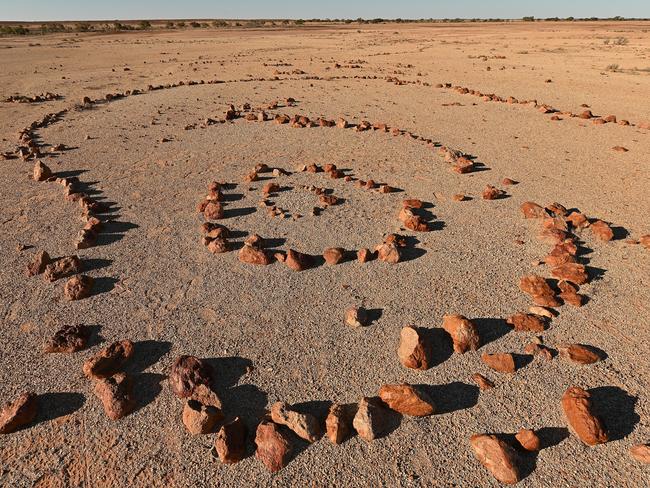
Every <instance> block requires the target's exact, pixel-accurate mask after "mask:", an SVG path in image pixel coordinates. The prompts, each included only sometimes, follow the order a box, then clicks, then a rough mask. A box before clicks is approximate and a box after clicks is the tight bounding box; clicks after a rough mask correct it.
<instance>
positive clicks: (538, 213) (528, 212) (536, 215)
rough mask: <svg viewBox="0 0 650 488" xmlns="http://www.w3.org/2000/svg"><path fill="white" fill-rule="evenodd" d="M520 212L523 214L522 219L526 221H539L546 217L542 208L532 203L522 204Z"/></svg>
mask: <svg viewBox="0 0 650 488" xmlns="http://www.w3.org/2000/svg"><path fill="white" fill-rule="evenodd" d="M521 211H522V212H523V213H524V217H525V218H527V219H540V218H543V217H546V216H547V215H548V214H547V213H546V210H545V209H544V207H542V206H541V205H538V204H536V203H534V202H524V203H522V204H521Z"/></svg>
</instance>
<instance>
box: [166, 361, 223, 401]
mask: <svg viewBox="0 0 650 488" xmlns="http://www.w3.org/2000/svg"><path fill="white" fill-rule="evenodd" d="M212 377H213V371H212V367H211V366H210V365H209V364H208V363H205V362H203V361H201V360H200V359H199V358H197V357H196V356H178V357H177V358H176V359H175V360H174V363H173V364H172V369H171V372H170V373H169V386H170V387H171V389H172V392H174V395H176V396H177V397H178V398H190V397H192V395H194V394H195V392H196V391H197V389H198V387H199V386H200V385H204V386H206V387H207V388H208V389H210V387H211V383H212Z"/></svg>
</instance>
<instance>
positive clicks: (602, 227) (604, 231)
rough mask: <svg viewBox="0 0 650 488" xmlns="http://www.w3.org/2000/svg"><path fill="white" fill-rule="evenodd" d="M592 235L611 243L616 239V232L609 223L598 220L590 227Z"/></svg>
mask: <svg viewBox="0 0 650 488" xmlns="http://www.w3.org/2000/svg"><path fill="white" fill-rule="evenodd" d="M589 229H591V233H592V234H593V235H594V236H595V237H596V238H598V239H600V240H601V241H611V240H612V239H613V238H614V231H613V230H612V228H611V227H610V226H609V224H608V223H607V222H603V221H602V220H596V221H595V222H592V223H591V225H590V226H589Z"/></svg>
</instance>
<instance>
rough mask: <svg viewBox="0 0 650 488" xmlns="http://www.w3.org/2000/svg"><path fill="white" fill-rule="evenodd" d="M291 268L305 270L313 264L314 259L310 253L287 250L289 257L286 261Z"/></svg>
mask: <svg viewBox="0 0 650 488" xmlns="http://www.w3.org/2000/svg"><path fill="white" fill-rule="evenodd" d="M284 264H286V265H287V266H288V267H289V268H291V269H292V270H294V271H303V270H305V269H308V268H310V267H311V266H312V264H313V261H312V258H311V256H309V255H308V254H303V253H301V252H298V251H295V250H293V249H289V250H288V251H287V258H286V259H285V261H284Z"/></svg>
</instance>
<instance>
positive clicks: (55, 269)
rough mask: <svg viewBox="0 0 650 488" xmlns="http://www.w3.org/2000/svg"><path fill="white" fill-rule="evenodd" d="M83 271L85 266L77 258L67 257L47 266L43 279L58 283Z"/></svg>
mask: <svg viewBox="0 0 650 488" xmlns="http://www.w3.org/2000/svg"><path fill="white" fill-rule="evenodd" d="M82 271H83V265H82V264H81V260H80V259H79V258H78V257H77V256H66V257H64V258H60V259H57V260H56V261H53V262H51V263H50V264H48V265H46V266H45V271H44V272H43V278H44V279H45V280H46V281H56V280H58V279H60V278H65V277H67V276H70V275H73V274H77V273H81V272H82Z"/></svg>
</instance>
